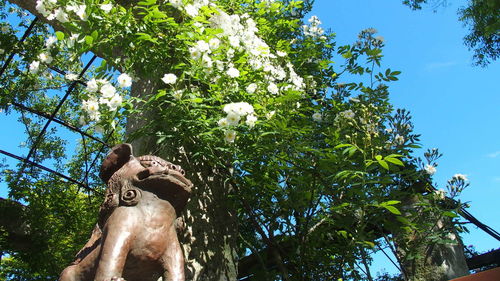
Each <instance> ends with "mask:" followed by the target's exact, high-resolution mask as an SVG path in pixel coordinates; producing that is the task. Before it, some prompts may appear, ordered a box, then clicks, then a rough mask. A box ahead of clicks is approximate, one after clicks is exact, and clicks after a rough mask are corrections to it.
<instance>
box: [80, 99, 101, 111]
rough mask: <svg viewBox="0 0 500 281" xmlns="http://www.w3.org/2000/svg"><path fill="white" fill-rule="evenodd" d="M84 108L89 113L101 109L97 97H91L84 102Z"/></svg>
mask: <svg viewBox="0 0 500 281" xmlns="http://www.w3.org/2000/svg"><path fill="white" fill-rule="evenodd" d="M82 109H83V110H84V111H85V112H87V113H88V114H91V113H93V112H98V111H99V103H98V102H97V100H95V99H90V100H87V101H85V100H84V101H83V102H82Z"/></svg>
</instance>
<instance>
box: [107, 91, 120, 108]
mask: <svg viewBox="0 0 500 281" xmlns="http://www.w3.org/2000/svg"><path fill="white" fill-rule="evenodd" d="M122 102H123V98H122V97H121V96H120V95H119V94H115V95H114V96H113V97H112V98H111V99H110V100H109V103H108V106H109V109H110V110H113V111H114V110H116V109H117V108H118V107H120V106H121V105H122Z"/></svg>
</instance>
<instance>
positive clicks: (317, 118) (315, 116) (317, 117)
mask: <svg viewBox="0 0 500 281" xmlns="http://www.w3.org/2000/svg"><path fill="white" fill-rule="evenodd" d="M312 119H313V120H314V121H316V122H321V121H322V120H323V115H321V113H319V112H315V113H314V114H313V115H312Z"/></svg>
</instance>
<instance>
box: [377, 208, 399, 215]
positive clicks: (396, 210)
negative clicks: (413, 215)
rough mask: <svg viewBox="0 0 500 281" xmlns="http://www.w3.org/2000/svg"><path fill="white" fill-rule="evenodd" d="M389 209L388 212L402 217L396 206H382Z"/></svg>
mask: <svg viewBox="0 0 500 281" xmlns="http://www.w3.org/2000/svg"><path fill="white" fill-rule="evenodd" d="M382 207H384V208H386V209H387V211H389V212H391V213H393V214H395V215H401V212H400V211H399V210H398V209H397V208H396V207H394V206H382Z"/></svg>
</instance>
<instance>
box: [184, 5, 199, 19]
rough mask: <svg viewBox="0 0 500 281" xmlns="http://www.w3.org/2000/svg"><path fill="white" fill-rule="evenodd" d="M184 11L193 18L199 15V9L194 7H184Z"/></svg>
mask: <svg viewBox="0 0 500 281" xmlns="http://www.w3.org/2000/svg"><path fill="white" fill-rule="evenodd" d="M184 10H185V11H186V14H188V16H190V17H192V18H194V17H196V16H197V15H198V8H197V7H196V6H194V5H191V4H187V5H186V7H184Z"/></svg>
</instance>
